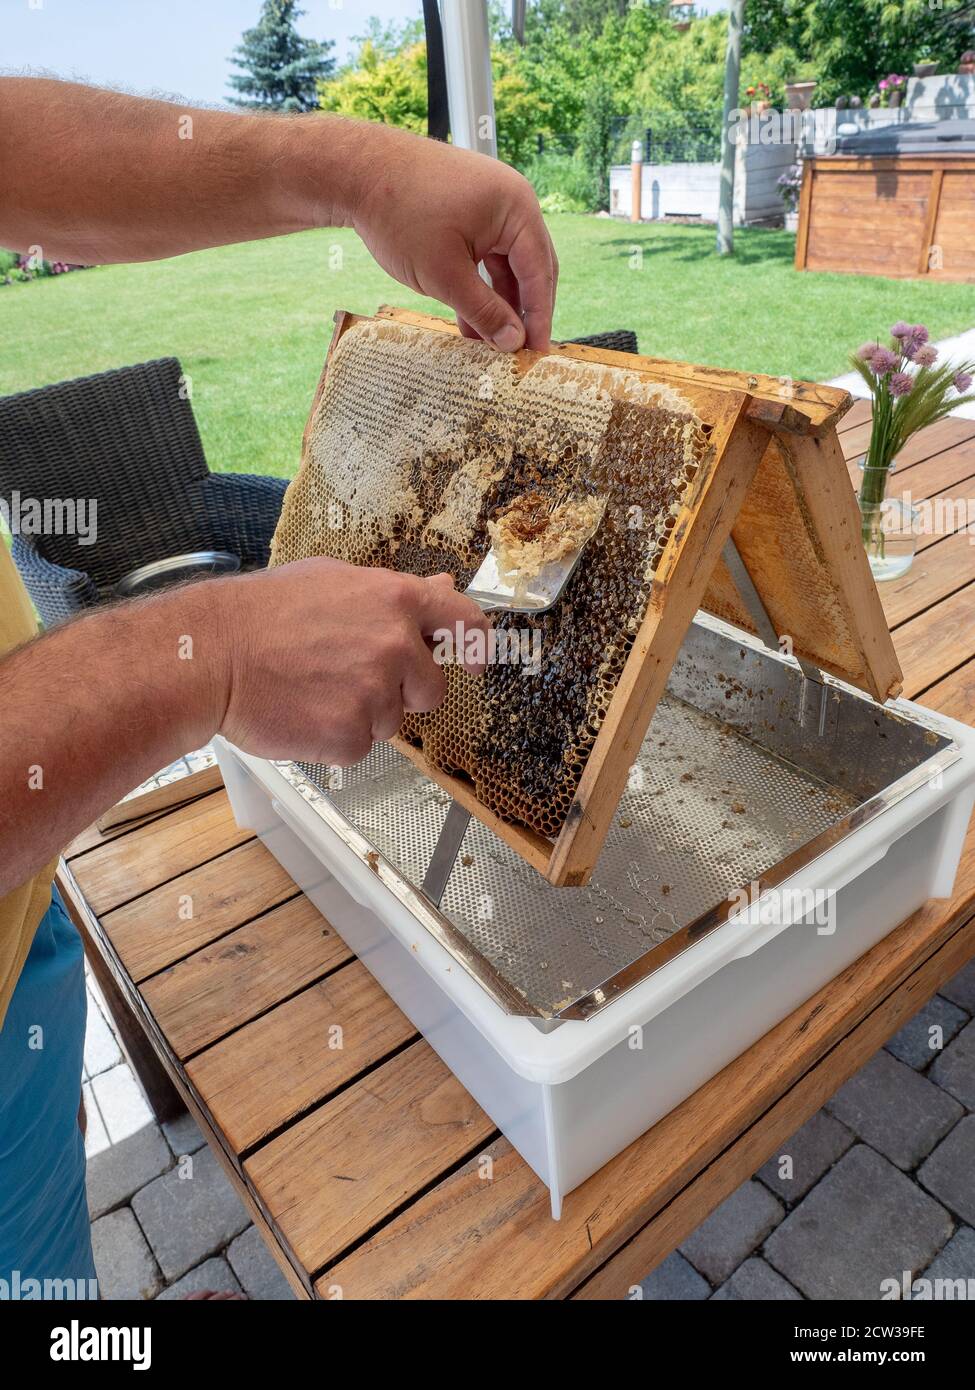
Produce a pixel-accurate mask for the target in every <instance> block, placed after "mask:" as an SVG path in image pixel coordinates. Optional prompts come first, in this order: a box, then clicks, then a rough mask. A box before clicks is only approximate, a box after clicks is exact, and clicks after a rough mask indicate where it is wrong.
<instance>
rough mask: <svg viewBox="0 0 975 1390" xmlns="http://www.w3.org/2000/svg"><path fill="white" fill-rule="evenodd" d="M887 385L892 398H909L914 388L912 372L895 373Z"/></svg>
mask: <svg viewBox="0 0 975 1390" xmlns="http://www.w3.org/2000/svg"><path fill="white" fill-rule="evenodd" d="M887 385H888V386H889V387H890V394H891V395H892V396H907V395H909V394H910V392H911V390H912V389H913V387H914V378H913V377H912V376H911V374H910V372H895V373H894V375H893V376H892V377H891V378H890V381H888V383H887Z"/></svg>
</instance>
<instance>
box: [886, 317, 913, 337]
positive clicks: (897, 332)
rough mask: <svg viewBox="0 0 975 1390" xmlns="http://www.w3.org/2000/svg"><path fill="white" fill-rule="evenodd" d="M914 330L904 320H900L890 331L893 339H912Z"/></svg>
mask: <svg viewBox="0 0 975 1390" xmlns="http://www.w3.org/2000/svg"><path fill="white" fill-rule="evenodd" d="M913 332H914V329H913V327H912V325H911V324H909V323H905V322H904V320H903V319H898V320H897V322H896V323H895V324H894V326H893V328H892V329H891V330H890V336H891V337H892V338H910V337H911V335H912V334H913Z"/></svg>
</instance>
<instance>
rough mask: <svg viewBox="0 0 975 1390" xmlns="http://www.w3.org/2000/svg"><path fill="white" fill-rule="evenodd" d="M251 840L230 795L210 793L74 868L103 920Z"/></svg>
mask: <svg viewBox="0 0 975 1390" xmlns="http://www.w3.org/2000/svg"><path fill="white" fill-rule="evenodd" d="M253 838H254V832H253V830H241V829H239V828H238V826H237V822H236V821H235V820H234V813H233V811H231V809H230V802H229V801H228V800H227V793H226V792H224V791H219V792H211V794H210V795H209V796H202V797H200V799H199V800H198V801H191V802H190V803H189V805H188V806H181V807H180V808H179V809H178V810H176V811H173V812H172V813H171V814H170V815H167V816H161V817H159V819H158V820H153V821H150V822H149V823H148V824H146V825H142V826H139V827H138V829H136V830H132V831H130V832H129V834H127V835H123V836H120V837H119V839H118V840H117V841H116V840H109V841H107V842H106V843H105V844H101V845H98V846H97V847H96V848H95V849H92V850H90V851H89V852H88V853H87V854H82V855H79V856H78V857H77V858H76V859H74V860H72V864H71V867H72V869H73V871H74V874H75V877H76V878H77V880H78V883H79V885H80V887H81V889H82V891H83V892H84V895H85V898H86V899H87V901H88V904H89V906H90V907H91V909H92V911H93V912H95V913H97V914H99V915H101V914H102V913H104V912H108V911H110V910H111V909H112V908H114V907H118V906H119V905H120V904H121V903H125V902H129V901H130V900H131V899H132V898H137V897H138V896H139V895H140V894H141V893H145V892H148V891H149V890H150V889H152V888H156V887H158V885H159V884H161V883H164V882H166V880H167V879H172V878H176V877H177V876H178V875H179V874H183V873H186V872H187V871H188V870H190V869H195V868H197V866H198V865H200V864H203V863H204V862H205V861H206V860H208V859H215V858H216V856H217V855H218V854H223V853H224V852H225V851H226V850H228V849H233V848H234V846H235V845H242V844H243V843H244V842H245V841H246V840H252V839H253Z"/></svg>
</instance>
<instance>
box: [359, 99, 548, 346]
mask: <svg viewBox="0 0 975 1390" xmlns="http://www.w3.org/2000/svg"><path fill="white" fill-rule="evenodd" d="M361 129H362V130H363V132H364V137H365V143H366V148H367V149H369V150H370V151H371V152H374V161H373V160H370V161H369V162H368V163H367V164H366V165H365V167H364V172H363V175H362V181H363V182H364V183H365V185H366V186H365V187H364V189H363V191H362V192H361V194H360V195H359V197H358V199H357V201H356V202H355V204H354V206H353V210H352V224H353V226H354V227H355V229H356V231H357V232H358V233H359V235H360V236H361V237H362V240H363V241H364V242H365V243H366V245H367V246H368V248H369V250H370V251H371V252H372V254H373V256H375V258H376V260H377V261H378V262H379V264H380V265H381V266H382V267H383V269H384V270H387V271H388V272H389V274H390V275H392V276H394V277H395V279H397V280H399V281H401V282H402V283H403V284H404V285H409V286H410V288H411V289H414V290H417V291H418V292H419V293H420V294H426V295H429V296H430V297H431V298H433V299H440V300H443V301H444V302H445V303H446V304H449V305H450V306H451V308H452V309H453V310H454V311H455V312H456V314H457V321H458V323H459V325H460V329H461V332H462V333H464V334H466V336H467V337H470V338H484V339H486V341H488V342H490V343H493V344H494V345H495V347H498V348H500V349H501V350H502V351H504V352H513V351H514V350H515V348H519V347H522V346H527V347H530V348H535V349H537V350H538V351H539V352H545V351H547V349H548V346H549V339H550V335H551V331H552V307H553V304H554V302H555V287H556V283H557V281H558V270H559V267H558V259H557V257H556V255H555V247H554V246H553V245H552V239H551V237H550V236H549V234H548V229H547V228H546V226H545V223H544V221H543V220H542V214H541V209H540V208H539V206H538V199H537V198H536V197H535V190H534V189H533V188H532V186H531V184H530V183H529V182H528V180H527V179H525V178H522V176H521V174H519V173H517V172H516V171H515V170H514V169H511V168H509V167H508V165H507V164H501V163H499V161H498V160H496V159H488V158H487V156H486V155H483V154H472V153H471V152H470V151H469V150H460V149H455V148H454V147H453V146H451V145H443V144H440V143H439V142H438V141H436V140H424V139H422V138H420V137H418V136H415V135H409V134H407V133H406V132H405V131H401V130H395V129H393V128H392V127H391V126H376V127H372V128H369V127H361ZM367 132H368V133H367ZM479 261H483V262H484V265H485V267H486V269H487V271H488V273H489V274H490V276H491V285H487V284H486V283H485V281H484V280H483V279H482V278H481V276H480V274H479V273H478V269H477V267H478V262H479ZM492 286H493V288H492ZM522 320H524V329H523V328H522Z"/></svg>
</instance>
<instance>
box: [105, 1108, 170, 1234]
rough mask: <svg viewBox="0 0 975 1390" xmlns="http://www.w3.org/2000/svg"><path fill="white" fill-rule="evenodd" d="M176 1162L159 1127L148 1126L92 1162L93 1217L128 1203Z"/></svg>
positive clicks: (108, 1149) (114, 1145)
mask: <svg viewBox="0 0 975 1390" xmlns="http://www.w3.org/2000/svg"><path fill="white" fill-rule="evenodd" d="M172 1161H173V1156H172V1154H171V1153H170V1152H169V1145H168V1144H167V1143H166V1141H165V1139H164V1138H163V1135H162V1130H161V1129H160V1128H159V1126H158V1125H146V1127H145V1129H140V1130H139V1131H138V1133H137V1134H130V1135H129V1137H128V1139H123V1140H122V1141H121V1143H119V1144H112V1146H111V1147H110V1148H107V1149H105V1150H104V1151H103V1152H102V1153H99V1154H96V1155H95V1156H94V1157H93V1158H90V1159H89V1160H88V1209H89V1211H90V1212H91V1214H92V1217H93V1218H94V1217H97V1216H101V1215H102V1214H103V1212H106V1211H108V1210H109V1209H110V1208H111V1207H117V1206H121V1204H122V1203H123V1202H127V1201H128V1200H129V1198H130V1197H131V1196H132V1194H133V1192H138V1190H139V1188H140V1187H145V1185H146V1183H147V1182H151V1181H152V1179H153V1178H157V1177H158V1176H159V1174H160V1173H164V1172H165V1171H166V1169H167V1168H168V1167H169V1166H170V1164H171V1163H172Z"/></svg>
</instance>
